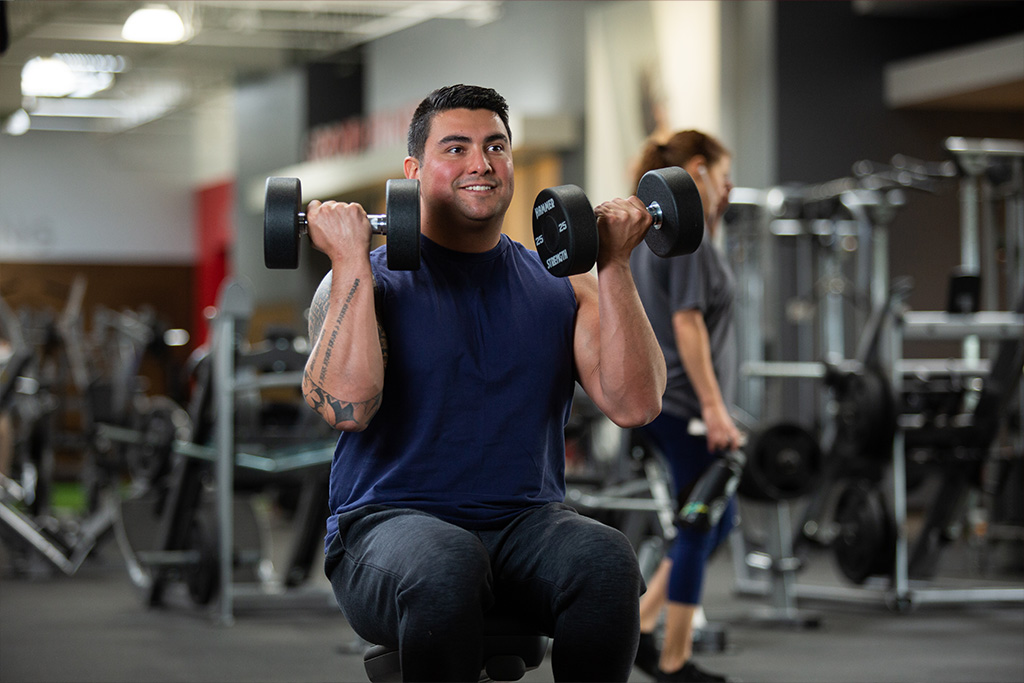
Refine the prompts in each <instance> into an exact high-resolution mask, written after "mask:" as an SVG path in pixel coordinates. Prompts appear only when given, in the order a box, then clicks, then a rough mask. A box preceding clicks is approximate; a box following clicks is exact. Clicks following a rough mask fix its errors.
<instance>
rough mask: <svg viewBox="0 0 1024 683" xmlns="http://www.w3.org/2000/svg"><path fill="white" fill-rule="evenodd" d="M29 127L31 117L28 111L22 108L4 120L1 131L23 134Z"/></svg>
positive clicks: (10, 133)
mask: <svg viewBox="0 0 1024 683" xmlns="http://www.w3.org/2000/svg"><path fill="white" fill-rule="evenodd" d="M31 127H32V119H31V118H29V115H28V112H27V111H25V110H24V109H19V110H18V111H16V112H14V113H13V114H11V115H10V116H8V117H7V120H6V121H4V125H3V132H5V133H7V134H8V135H24V134H25V133H27V132H28V129H29V128H31Z"/></svg>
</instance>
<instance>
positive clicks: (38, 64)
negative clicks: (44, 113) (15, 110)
mask: <svg viewBox="0 0 1024 683" xmlns="http://www.w3.org/2000/svg"><path fill="white" fill-rule="evenodd" d="M77 84H78V81H77V79H76V78H75V74H74V72H72V71H71V67H70V66H68V64H67V62H65V61H63V60H60V59H56V58H54V57H33V58H32V59H30V60H28V61H27V62H25V66H24V67H22V69H21V94H22V95H24V96H25V97H67V96H68V95H70V94H71V93H72V92H73V91H74V90H75V87H76V86H77Z"/></svg>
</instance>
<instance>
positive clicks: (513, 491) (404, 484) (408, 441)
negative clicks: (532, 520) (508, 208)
mask: <svg viewBox="0 0 1024 683" xmlns="http://www.w3.org/2000/svg"><path fill="white" fill-rule="evenodd" d="M421 247H422V264H421V266H420V269H419V270H418V271H392V270H388V269H387V267H386V265H385V252H384V249H383V248H380V249H376V250H374V251H373V252H372V253H371V254H370V260H371V266H372V268H373V273H374V277H375V278H376V286H377V316H378V319H379V320H380V322H381V324H382V326H383V327H384V331H385V333H386V335H387V342H388V362H387V367H386V369H385V372H384V375H385V376H384V391H383V396H382V400H381V405H380V408H379V410H378V412H377V414H376V415H375V416H374V417H373V419H372V420H371V421H370V423H369V425H368V427H367V428H366V429H365V430H364V431H362V432H349V433H343V434H342V435H341V437H340V438H339V440H338V445H337V448H336V450H335V454H334V462H333V464H332V466H331V479H330V508H331V515H330V517H329V518H328V522H327V532H328V533H327V539H326V542H327V545H328V546H329V545H330V542H331V540H332V539H333V537H334V536H335V535H336V534H337V529H338V524H337V520H336V518H335V516H336V515H337V514H339V513H344V512H348V511H351V510H354V509H356V508H359V507H362V506H364V505H373V504H376V505H386V506H390V507H403V508H413V509H416V510H422V511H424V512H428V513H430V514H433V515H436V516H437V517H439V518H441V519H443V520H445V521H448V522H451V523H453V524H456V525H459V526H461V527H463V528H467V529H486V528H495V527H500V526H502V525H504V524H506V523H507V522H509V521H510V520H511V519H512V518H513V517H515V516H516V515H517V514H518V513H520V512H522V511H523V510H525V509H528V508H531V507H535V506H539V505H543V504H546V503H549V502H555V501H562V500H563V499H564V497H565V441H564V432H563V430H564V427H565V424H566V421H567V420H568V418H569V411H570V408H571V405H572V395H573V387H574V381H575V364H574V359H573V328H574V324H575V319H576V299H575V295H574V293H573V289H572V286H571V284H570V283H569V281H568V280H567V279H563V278H555V277H552V276H551V275H550V274H549V273H548V272H547V271H546V270H545V269H544V267H543V265H542V264H541V262H540V259H539V258H538V257H537V254H536V253H534V252H532V251H530V250H528V249H526V248H525V247H523V246H522V245H521V244H519V243H517V242H514V241H512V240H510V239H509V238H508V237H507V236H505V235H502V236H501V240H500V242H499V244H498V246H497V247H495V248H494V249H492V250H490V251H487V252H484V253H481V254H466V253H462V252H455V251H451V250H449V249H446V248H444V247H442V246H440V245H438V244H436V243H434V242H432V241H430V240H429V239H427V238H426V237H421Z"/></svg>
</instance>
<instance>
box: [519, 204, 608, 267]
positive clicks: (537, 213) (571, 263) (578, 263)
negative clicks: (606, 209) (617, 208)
mask: <svg viewBox="0 0 1024 683" xmlns="http://www.w3.org/2000/svg"><path fill="white" fill-rule="evenodd" d="M533 238H534V242H535V243H536V245H537V254H538V255H539V256H540V260H541V262H542V263H543V264H544V266H545V267H546V268H547V269H548V272H549V273H551V274H552V275H555V276H557V277H566V276H569V275H578V274H580V273H586V272H587V271H589V270H590V269H591V268H593V267H594V264H595V263H596V262H597V246H598V241H597V219H596V218H595V216H594V208H593V207H592V206H591V205H590V200H588V199H587V195H586V194H584V192H583V190H582V189H580V188H579V187H576V186H575V185H559V186H558V187H549V188H547V189H545V190H541V192H540V194H538V195H537V199H536V200H535V201H534V203H533Z"/></svg>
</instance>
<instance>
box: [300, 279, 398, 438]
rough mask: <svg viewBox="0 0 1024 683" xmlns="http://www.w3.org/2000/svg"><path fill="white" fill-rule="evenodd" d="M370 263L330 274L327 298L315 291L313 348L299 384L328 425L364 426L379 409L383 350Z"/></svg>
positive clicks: (382, 377)
mask: <svg viewBox="0 0 1024 683" xmlns="http://www.w3.org/2000/svg"><path fill="white" fill-rule="evenodd" d="M372 282H373V279H372V275H371V273H370V269H369V264H368V263H367V264H366V267H365V268H356V269H352V270H349V271H347V272H344V273H339V272H338V271H334V272H333V273H332V280H331V286H330V293H329V296H325V293H324V292H321V291H318V292H317V296H316V297H315V299H314V302H313V305H312V306H311V310H310V340H311V342H312V344H313V348H312V351H311V353H310V356H309V360H308V361H307V363H306V370H305V373H304V375H303V380H302V390H303V395H304V396H305V399H306V402H307V403H308V404H309V405H310V406H311V407H313V409H314V410H316V411H317V412H318V413H319V414H320V415H321V416H322V417H323V418H324V419H325V420H326V421H327V422H328V423H329V424H330V425H331V426H333V427H334V428H336V429H342V430H360V429H363V428H365V427H366V425H367V424H368V423H369V420H370V418H372V417H373V415H374V414H375V413H376V411H377V408H378V407H379V405H380V399H381V394H382V391H383V385H384V350H383V339H382V333H381V332H380V330H379V327H378V324H377V318H376V313H375V310H374V301H373V285H372Z"/></svg>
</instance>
